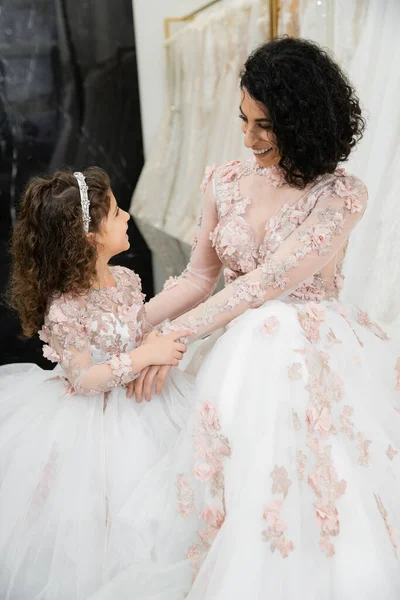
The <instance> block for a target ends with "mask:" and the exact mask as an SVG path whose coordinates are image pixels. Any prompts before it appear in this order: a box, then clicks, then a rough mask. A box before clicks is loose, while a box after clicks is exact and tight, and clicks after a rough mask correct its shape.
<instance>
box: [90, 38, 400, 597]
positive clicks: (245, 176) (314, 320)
mask: <svg viewBox="0 0 400 600" xmlns="http://www.w3.org/2000/svg"><path fill="white" fill-rule="evenodd" d="M239 116H240V119H241V121H242V129H243V133H244V143H245V145H246V146H247V147H248V148H250V149H251V150H252V151H253V154H254V158H252V159H251V160H249V161H248V162H240V161H234V162H232V163H229V164H225V165H223V166H220V167H218V168H214V167H212V168H208V169H207V171H206V176H205V180H204V185H203V189H204V209H203V216H202V220H201V222H200V225H199V233H198V236H197V238H196V240H195V243H194V246H193V251H192V256H191V260H190V263H189V265H188V267H187V269H186V270H185V272H184V273H183V274H182V275H181V276H180V277H179V278H178V279H176V280H172V281H169V282H168V284H167V286H166V289H165V291H163V292H162V293H161V294H159V295H158V296H157V297H156V298H154V299H153V300H151V301H150V303H149V304H148V305H147V316H148V318H149V320H150V321H151V322H153V323H154V324H156V323H160V322H161V321H163V320H165V319H169V321H167V323H165V324H164V332H165V333H167V332H170V331H175V330H182V329H186V330H189V331H190V332H191V335H190V336H189V341H192V340H196V339H200V338H203V337H205V336H208V335H209V334H212V333H214V332H216V331H217V330H219V331H220V333H223V335H220V336H219V337H218V339H217V340H216V341H215V338H216V337H217V336H214V337H213V338H212V339H213V343H212V344H210V343H209V346H210V347H209V349H208V352H206V353H205V358H204V360H203V362H202V364H201V367H200V370H199V373H198V377H197V382H196V401H197V410H196V414H195V415H194V416H193V420H192V423H191V426H190V428H189V431H188V432H187V433H183V434H181V437H180V439H179V441H178V443H177V445H176V447H175V449H174V450H173V451H172V452H171V453H170V454H169V455H167V456H166V457H165V458H163V459H162V461H161V462H159V463H158V464H157V465H156V466H155V467H154V468H153V470H152V471H150V473H149V474H148V475H147V476H146V477H145V480H144V482H143V485H140V486H138V488H137V489H136V492H135V493H134V494H133V496H131V497H130V499H129V501H128V502H127V503H126V505H125V507H124V508H123V510H122V511H121V513H120V515H119V517H120V519H121V520H122V521H123V522H125V523H126V526H127V527H128V526H130V527H134V528H135V529H137V530H140V531H141V535H142V536H143V537H144V538H145V539H147V541H148V543H149V544H151V547H152V550H151V553H152V560H151V561H150V562H147V563H145V564H138V563H136V564H132V565H131V566H130V567H129V568H128V569H127V570H125V571H124V572H123V573H122V574H121V575H120V576H119V577H117V578H116V579H115V580H114V581H112V582H111V584H109V585H108V586H107V587H105V588H104V589H103V590H102V591H101V592H100V593H99V594H97V595H96V596H95V598H96V600H106V599H111V598H118V599H119V600H122V599H125V598H137V599H139V598H153V599H155V598H157V599H158V600H160V599H161V598H162V599H163V600H178V599H183V598H188V599H189V600H233V599H234V600H239V599H243V598H249V599H251V600H256V599H261V598H262V599H267V598H268V599H273V600H295V599H298V598H299V595H300V594H301V595H302V596H303V597H305V598H307V600H317V599H318V600H350V599H351V600H354V599H357V600H376V599H377V598H380V599H382V600H383V599H385V600H395V599H397V598H399V594H400V569H399V566H400V565H399V560H398V541H397V540H398V538H397V530H398V528H399V527H400V505H399V497H400V455H399V449H400V395H399V394H400V392H399V390H400V359H399V358H398V357H399V350H398V347H397V349H396V347H395V345H394V343H393V342H392V341H391V340H390V339H389V337H388V335H387V332H385V331H384V330H383V329H382V328H381V327H380V326H379V325H378V324H377V323H375V322H373V321H372V320H371V318H370V317H369V316H368V314H367V313H366V312H364V311H363V310H361V309H359V308H355V307H351V306H345V305H343V304H342V303H341V302H340V299H339V294H340V290H341V288H342V285H343V275H342V263H343V260H344V257H345V253H346V247H347V243H348V240H349V236H350V234H351V232H352V230H353V229H354V227H355V226H356V225H357V224H358V222H359V221H360V219H361V218H362V216H363V214H364V211H365V209H366V205H367V191H366V188H365V186H364V184H363V183H362V182H361V181H360V180H359V179H357V178H356V177H354V176H352V175H349V174H347V173H346V171H345V170H344V169H343V168H338V165H339V163H341V162H343V161H345V160H346V159H347V158H348V156H349V154H350V152H351V150H352V149H353V147H354V146H355V145H356V143H357V141H358V140H359V139H360V137H361V135H362V133H363V130H364V120H363V117H362V115H361V110H360V106H359V101H358V98H357V96H356V95H355V93H354V90H353V88H352V86H351V84H350V83H349V81H348V80H347V78H346V76H345V75H344V74H343V73H342V71H341V70H340V68H339V67H338V66H337V65H336V64H335V62H334V61H333V60H332V59H331V58H330V57H329V55H328V54H327V53H326V52H325V51H324V50H322V49H321V48H320V47H318V46H317V45H316V44H314V43H311V42H309V41H306V40H301V39H291V38H285V39H278V40H273V41H271V42H268V43H266V44H265V45H263V46H261V47H260V48H259V49H257V50H256V51H255V52H254V53H253V54H252V55H251V56H250V57H249V58H248V60H247V62H246V64H245V66H244V68H243V71H242V74H241V104H240V115H239ZM222 269H224V275H225V282H226V286H225V288H224V289H223V290H222V291H221V292H219V293H217V294H216V295H214V296H212V297H210V296H211V294H212V292H213V290H214V288H215V286H216V283H217V281H218V278H219V276H220V272H221V270H222ZM207 298H208V299H207ZM248 309H251V310H248ZM221 328H224V329H222V330H221ZM157 374H158V375H160V378H159V381H158V389H160V387H162V381H163V378H164V376H165V372H164V373H162V372H161V373H158V368H157V367H154V368H152V369H150V371H145V372H143V374H142V377H141V379H140V382H139V384H137V385H138V387H137V396H138V398H139V400H140V398H141V394H142V386H143V382H145V383H144V385H145V390H146V389H147V393H148V391H149V389H150V388H151V384H152V382H153V380H154V378H155V376H157ZM146 382H147V383H146Z"/></svg>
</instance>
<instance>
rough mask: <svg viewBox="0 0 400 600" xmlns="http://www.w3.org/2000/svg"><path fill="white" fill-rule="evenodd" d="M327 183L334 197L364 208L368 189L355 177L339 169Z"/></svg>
mask: <svg viewBox="0 0 400 600" xmlns="http://www.w3.org/2000/svg"><path fill="white" fill-rule="evenodd" d="M328 182H329V183H330V186H331V188H332V191H333V193H334V195H335V196H339V197H340V198H343V200H344V201H346V202H350V203H354V205H356V204H357V206H358V205H359V204H362V205H363V206H364V207H365V205H366V204H367V201H368V189H367V186H366V185H365V183H364V182H363V181H362V180H361V179H360V178H359V177H357V176H356V175H352V174H351V173H348V171H347V170H346V169H343V168H339V169H336V170H335V172H334V173H333V177H332V178H329V180H328Z"/></svg>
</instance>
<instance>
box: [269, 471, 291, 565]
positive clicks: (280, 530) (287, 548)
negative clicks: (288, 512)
mask: <svg viewBox="0 0 400 600" xmlns="http://www.w3.org/2000/svg"><path fill="white" fill-rule="evenodd" d="M270 478H271V479H272V481H273V483H272V493H273V494H282V495H283V499H281V498H276V499H274V500H272V502H270V503H269V504H268V505H267V506H266V508H265V509H264V514H263V520H264V521H265V522H266V525H267V528H266V529H264V531H263V532H262V537H263V540H264V541H265V542H269V543H270V550H271V552H275V550H279V552H280V554H281V556H282V558H287V557H288V556H289V553H290V552H293V550H294V544H293V542H292V541H290V540H288V539H287V538H286V535H285V532H286V531H287V529H288V524H287V522H286V521H284V520H283V519H282V516H281V511H282V508H283V502H284V499H285V498H286V496H287V494H288V491H289V487H290V485H291V483H292V482H291V481H290V479H289V475H288V472H287V470H286V469H285V467H282V466H281V467H279V466H278V465H276V466H275V467H274V470H273V471H272V473H271V474H270Z"/></svg>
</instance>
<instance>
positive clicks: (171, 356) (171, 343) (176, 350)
mask: <svg viewBox="0 0 400 600" xmlns="http://www.w3.org/2000/svg"><path fill="white" fill-rule="evenodd" d="M189 334H190V332H188V331H173V332H172V333H168V334H167V335H161V334H160V332H159V331H156V330H154V331H152V332H151V333H149V335H148V336H147V337H146V340H145V342H144V343H143V347H144V349H145V350H146V351H147V352H146V355H147V360H148V365H171V366H173V367H176V366H178V364H179V361H180V360H182V358H183V355H184V353H185V352H186V350H187V346H186V344H182V342H180V341H179V338H182V337H185V336H187V335H189Z"/></svg>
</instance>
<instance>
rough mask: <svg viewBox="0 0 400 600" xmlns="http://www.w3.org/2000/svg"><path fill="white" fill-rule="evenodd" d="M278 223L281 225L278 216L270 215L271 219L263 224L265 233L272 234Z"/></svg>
mask: <svg viewBox="0 0 400 600" xmlns="http://www.w3.org/2000/svg"><path fill="white" fill-rule="evenodd" d="M280 225H281V219H280V218H279V217H271V219H270V220H269V221H267V224H266V226H265V231H266V232H267V233H269V234H270V235H272V234H274V233H275V232H276V231H278V229H279V228H280Z"/></svg>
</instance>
